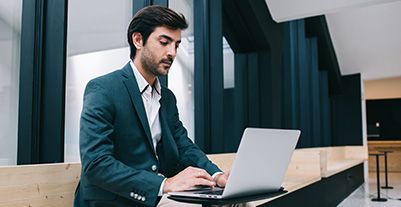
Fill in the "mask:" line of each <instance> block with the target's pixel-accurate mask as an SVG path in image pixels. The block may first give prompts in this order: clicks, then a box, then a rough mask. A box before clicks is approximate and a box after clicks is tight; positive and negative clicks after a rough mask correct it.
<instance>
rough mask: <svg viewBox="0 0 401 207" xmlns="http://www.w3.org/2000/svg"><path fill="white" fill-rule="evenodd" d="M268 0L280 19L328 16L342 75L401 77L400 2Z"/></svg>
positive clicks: (369, 77) (370, 0) (369, 0)
mask: <svg viewBox="0 0 401 207" xmlns="http://www.w3.org/2000/svg"><path fill="white" fill-rule="evenodd" d="M265 1H266V3H267V5H268V8H269V11H270V13H271V14H272V16H273V19H274V20H276V21H277V22H284V21H289V20H294V19H301V18H305V17H312V16H316V15H325V16H326V20H327V24H328V28H329V31H330V35H331V39H332V42H333V46H334V49H335V52H336V55H337V59H338V63H339V66H340V70H341V73H342V74H343V75H346V74H354V73H361V75H362V78H363V79H364V80H373V79H381V78H388V77H397V76H401V38H400V37H401V21H400V20H401V1H397V0H303V1H299V0H265ZM288 5H291V6H288Z"/></svg>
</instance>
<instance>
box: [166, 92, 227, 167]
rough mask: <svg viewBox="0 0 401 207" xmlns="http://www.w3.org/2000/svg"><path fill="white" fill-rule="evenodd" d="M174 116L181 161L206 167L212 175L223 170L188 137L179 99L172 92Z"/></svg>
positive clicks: (175, 137)
mask: <svg viewBox="0 0 401 207" xmlns="http://www.w3.org/2000/svg"><path fill="white" fill-rule="evenodd" d="M170 93H171V98H172V105H171V109H170V110H172V118H171V120H170V121H171V122H172V123H173V128H174V129H173V131H174V139H175V141H176V144H177V148H178V152H179V155H180V160H181V162H182V163H183V164H184V165H186V166H194V167H199V168H202V169H205V170H206V171H207V172H208V173H209V174H210V175H213V174H214V173H216V172H222V170H220V169H219V168H218V167H217V166H216V165H215V164H214V163H212V162H211V161H210V160H209V159H208V158H207V156H206V154H205V153H204V152H203V151H202V150H201V149H200V148H199V147H198V146H197V145H196V144H195V143H193V142H192V140H191V139H189V138H188V133H187V130H186V129H185V127H184V126H183V125H182V122H181V121H180V118H179V114H178V109H177V101H176V98H175V96H174V94H173V93H172V92H170Z"/></svg>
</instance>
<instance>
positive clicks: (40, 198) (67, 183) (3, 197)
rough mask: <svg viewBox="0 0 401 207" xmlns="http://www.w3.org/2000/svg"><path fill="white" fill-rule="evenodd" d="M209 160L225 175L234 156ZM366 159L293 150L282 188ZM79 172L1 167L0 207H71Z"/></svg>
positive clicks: (339, 150)
mask: <svg viewBox="0 0 401 207" xmlns="http://www.w3.org/2000/svg"><path fill="white" fill-rule="evenodd" d="M208 157H209V159H211V160H212V161H213V162H214V163H216V165H218V166H219V167H220V168H221V169H222V170H224V171H226V170H229V169H231V166H232V163H233V161H234V158H235V153H227V154H212V155H208ZM271 159H274V158H271ZM366 159H367V151H366V148H364V147H349V146H346V147H327V148H325V147H323V148H306V149H296V150H295V151H294V153H293V156H292V158H291V161H290V164H289V166H288V170H287V172H286V174H285V177H284V182H283V187H284V188H285V189H286V190H288V193H291V192H295V191H297V190H298V189H301V188H304V187H306V186H308V185H311V184H313V183H315V182H318V181H319V180H321V178H325V177H328V176H331V175H333V174H336V173H338V172H341V171H343V170H345V169H348V168H351V167H352V166H355V165H358V164H360V163H361V162H363V161H364V160H366ZM80 168H81V165H80V163H58V164H41V165H21V166H2V167H1V166H0V207H6V206H7V207H22V206H24V207H28V206H29V207H45V206H46V207H48V206H54V207H64V206H65V207H67V206H68V207H71V206H72V204H73V197H74V192H75V188H76V185H77V184H78V182H79V177H80ZM288 193H287V194H288ZM285 195H286V194H283V195H281V196H278V197H275V198H271V199H266V200H259V201H254V202H253V204H254V205H260V204H263V203H266V202H269V201H271V200H273V199H276V198H279V197H282V196H285Z"/></svg>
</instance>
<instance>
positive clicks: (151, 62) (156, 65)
mask: <svg viewBox="0 0 401 207" xmlns="http://www.w3.org/2000/svg"><path fill="white" fill-rule="evenodd" d="M163 63H170V66H171V64H172V63H173V58H172V57H167V58H164V59H161V60H158V59H157V58H156V57H155V55H154V54H153V53H152V51H150V50H149V49H148V48H147V47H144V49H143V52H142V54H141V64H142V67H143V68H144V69H145V70H146V71H147V72H150V73H151V74H153V75H155V76H165V75H167V74H168V71H169V69H170V67H168V68H164V67H163V66H162V65H161V64H163Z"/></svg>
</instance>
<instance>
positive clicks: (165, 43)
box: [160, 41, 168, 46]
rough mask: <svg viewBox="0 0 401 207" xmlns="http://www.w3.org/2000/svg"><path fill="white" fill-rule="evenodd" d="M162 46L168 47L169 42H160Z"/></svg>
mask: <svg viewBox="0 0 401 207" xmlns="http://www.w3.org/2000/svg"><path fill="white" fill-rule="evenodd" d="M160 44H161V45H163V46H167V45H168V42H167V41H160Z"/></svg>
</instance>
